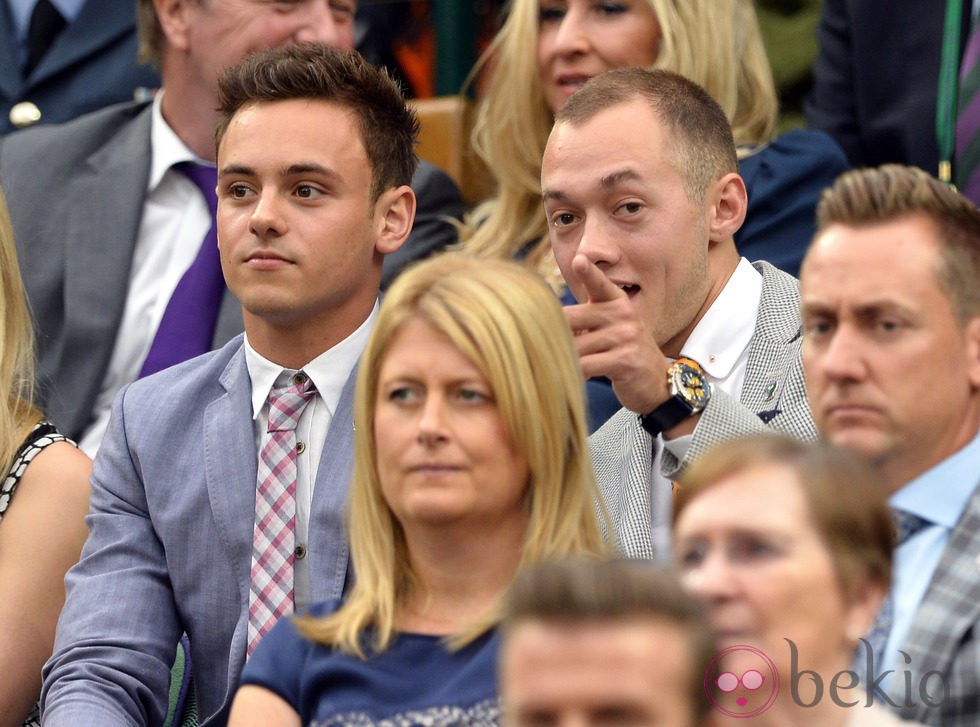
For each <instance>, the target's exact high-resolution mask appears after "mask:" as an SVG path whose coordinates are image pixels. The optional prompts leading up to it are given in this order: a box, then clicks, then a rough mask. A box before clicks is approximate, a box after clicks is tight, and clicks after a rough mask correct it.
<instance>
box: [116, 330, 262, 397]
mask: <svg viewBox="0 0 980 727" xmlns="http://www.w3.org/2000/svg"><path fill="white" fill-rule="evenodd" d="M242 372H244V373H245V374H246V376H247V373H248V370H247V369H246V368H245V347H244V334H241V333H240V334H238V335H237V336H235V337H234V338H232V339H231V340H230V341H228V343H226V344H225V345H223V346H222V347H221V348H219V349H216V350H214V351H208V352H207V353H203V354H201V355H200V356H195V357H194V358H192V359H188V360H187V361H184V362H182V363H179V364H176V365H175V366H171V367H170V368H166V369H163V370H162V371H158V372H157V373H155V374H152V375H151V376H147V377H144V378H142V379H137V380H136V381H134V382H133V383H131V384H129V385H128V386H126V387H125V391H126V394H127V398H135V399H143V398H150V399H155V398H157V397H158V396H165V397H167V398H169V399H171V400H173V399H180V398H184V397H187V396H191V395H194V394H196V393H198V392H199V391H200V389H201V387H210V386H215V385H217V384H218V383H219V380H220V379H221V378H222V377H223V376H225V375H227V374H230V373H242Z"/></svg>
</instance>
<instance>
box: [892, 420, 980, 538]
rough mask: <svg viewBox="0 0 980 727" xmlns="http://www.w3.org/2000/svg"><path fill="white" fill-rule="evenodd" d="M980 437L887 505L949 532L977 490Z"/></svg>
mask: <svg viewBox="0 0 980 727" xmlns="http://www.w3.org/2000/svg"><path fill="white" fill-rule="evenodd" d="M978 462H980V433H978V434H977V436H975V437H974V438H973V439H972V440H971V441H970V442H969V443H968V444H967V445H966V446H964V447H962V448H961V449H960V450H959V451H957V452H956V453H954V454H953V455H952V456H950V457H947V458H946V459H944V460H943V461H942V462H940V463H939V464H937V465H936V466H935V467H933V468H932V469H930V470H927V471H925V472H923V473H922V474H921V475H919V476H918V477H916V478H915V479H914V480H912V481H911V482H909V483H908V484H907V485H905V486H904V487H902V488H901V489H900V490H898V492H895V493H894V494H892V496H891V497H889V498H888V504H889V505H891V506H892V507H896V508H899V509H901V510H904V511H906V512H910V513H912V514H914V515H918V516H919V517H921V518H923V519H924V520H928V521H929V522H931V523H936V524H938V525H942V526H943V527H945V528H947V529H949V530H952V529H953V528H954V527H955V526H956V523H957V522H959V519H960V516H961V515H962V514H963V510H964V509H965V508H966V504H967V502H969V500H970V497H971V496H972V495H973V490H974V489H975V488H976V486H977V463H978Z"/></svg>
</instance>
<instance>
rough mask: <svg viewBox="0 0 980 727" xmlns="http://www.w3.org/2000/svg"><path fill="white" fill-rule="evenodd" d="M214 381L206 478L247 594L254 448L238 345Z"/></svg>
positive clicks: (207, 428) (207, 429) (244, 371)
mask: <svg viewBox="0 0 980 727" xmlns="http://www.w3.org/2000/svg"><path fill="white" fill-rule="evenodd" d="M218 382H219V383H220V384H221V387H222V389H223V390H224V393H223V394H222V395H220V396H219V397H217V398H216V399H215V400H214V401H212V402H211V403H209V404H208V405H207V407H206V409H205V412H204V417H205V424H204V467H205V478H206V480H207V488H208V499H209V500H210V502H211V511H212V513H213V514H214V521H215V526H216V528H217V530H218V532H219V533H220V537H221V541H222V544H223V545H224V547H225V550H226V551H227V554H228V558H229V560H230V562H232V563H234V564H235V572H236V574H237V575H238V580H239V585H240V587H241V589H242V597H243V598H245V599H247V598H248V589H249V580H248V579H249V568H250V565H249V564H250V563H251V559H252V530H253V526H254V520H255V479H256V477H257V474H258V473H257V467H258V465H257V462H258V453H257V452H256V449H255V429H254V427H253V425H252V403H251V392H252V383H251V379H250V378H249V375H248V368H247V367H246V366H245V349H244V348H243V347H239V349H238V351H236V352H235V354H234V355H233V356H232V357H231V359H230V360H229V361H228V365H227V366H226V367H225V369H224V371H223V372H222V373H221V376H220V377H219V378H218Z"/></svg>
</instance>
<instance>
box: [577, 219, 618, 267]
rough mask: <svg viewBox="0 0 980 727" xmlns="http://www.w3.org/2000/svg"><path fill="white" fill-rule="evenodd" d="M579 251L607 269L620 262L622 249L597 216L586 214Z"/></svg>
mask: <svg viewBox="0 0 980 727" xmlns="http://www.w3.org/2000/svg"><path fill="white" fill-rule="evenodd" d="M576 252H577V253H580V254H582V255H585V256H586V257H587V258H588V259H589V260H590V261H591V262H592V263H594V264H595V266H596V267H598V268H599V269H606V268H608V267H611V266H613V265H615V264H616V263H617V262H619V258H620V251H619V246H618V245H617V244H616V242H615V239H614V236H613V235H612V234H611V233H610V230H609V229H608V227H607V226H606V225H604V224H603V223H602V221H601V220H600V219H599V218H597V217H596V216H591V217H589V216H586V218H585V220H584V221H583V223H582V236H581V237H580V238H579V241H578V249H577V250H576Z"/></svg>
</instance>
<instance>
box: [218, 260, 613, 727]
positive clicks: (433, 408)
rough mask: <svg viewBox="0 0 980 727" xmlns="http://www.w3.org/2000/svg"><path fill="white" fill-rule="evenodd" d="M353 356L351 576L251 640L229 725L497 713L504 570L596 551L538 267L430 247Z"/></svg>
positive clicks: (467, 717)
mask: <svg viewBox="0 0 980 727" xmlns="http://www.w3.org/2000/svg"><path fill="white" fill-rule="evenodd" d="M361 361H362V363H361V368H360V372H359V375H358V380H357V393H356V400H355V414H354V424H355V439H354V443H355V452H354V473H353V478H352V481H351V487H350V500H349V529H348V531H349V533H350V554H351V562H352V564H353V569H354V574H355V576H354V585H353V587H352V589H351V591H350V593H349V594H348V596H347V598H346V600H345V601H344V602H343V603H342V604H340V603H337V602H328V603H325V604H321V605H320V606H318V607H314V610H313V612H312V613H313V616H314V618H302V619H298V620H293V619H283V620H281V621H280V622H279V623H278V624H277V625H276V626H275V627H274V628H273V630H272V631H270V632H269V634H268V635H267V636H265V637H264V638H263V640H262V642H260V644H259V646H258V647H257V648H256V650H255V652H254V653H253V655H252V658H251V659H250V660H249V662H248V663H247V664H246V666H245V670H244V672H243V674H242V684H243V686H242V687H241V688H240V690H239V692H238V694H237V696H236V697H235V701H234V704H233V706H232V713H231V718H230V722H229V724H230V725H231V726H232V727H248V726H250V725H255V726H256V727H259V726H262V727H266V726H267V725H291V726H298V725H301V724H303V725H306V724H317V725H341V724H466V725H470V726H471V727H476V726H479V725H496V724H497V722H498V719H499V708H498V706H497V687H496V676H495V666H494V665H495V661H496V652H497V636H496V633H495V626H496V623H497V620H498V618H499V602H500V599H501V597H502V595H503V593H504V592H505V591H506V589H507V588H508V586H509V585H510V583H511V581H512V579H513V577H514V574H515V573H516V572H517V570H518V569H519V568H520V567H522V566H526V565H530V564H534V563H538V562H540V561H543V560H545V559H548V558H552V557H558V556H565V555H589V554H603V553H604V552H605V551H606V547H605V545H604V543H603V540H602V538H601V535H600V530H599V524H598V522H597V519H596V514H595V500H596V497H597V493H596V488H595V481H594V476H593V473H592V465H591V463H590V461H589V456H588V451H587V444H586V427H585V411H584V402H583V394H582V375H581V372H580V370H579V365H578V357H577V355H576V353H575V348H574V344H573V342H572V336H571V332H570V330H569V328H568V325H567V323H566V322H565V318H564V316H563V314H562V311H561V308H560V306H559V303H558V300H557V298H556V297H555V295H554V294H553V292H552V291H551V290H550V289H549V288H548V286H547V285H545V284H544V282H543V281H541V280H540V278H539V277H538V276H537V275H535V274H533V273H531V272H529V271H527V270H525V269H524V268H522V267H521V266H519V265H517V264H516V263H513V262H510V261H485V260H475V259H472V258H465V257H458V256H454V255H445V256H442V257H438V258H435V259H432V260H430V261H427V262H424V263H421V264H420V265H418V266H417V267H415V268H412V269H410V270H408V271H406V272H405V273H403V274H402V275H401V276H400V277H399V278H398V279H397V280H396V281H395V283H394V284H393V285H392V287H391V288H390V289H389V291H388V293H387V295H386V296H385V298H384V300H383V302H382V305H381V311H380V313H379V315H378V319H377V322H376V323H375V326H374V329H373V330H372V332H371V337H370V340H369V342H368V344H367V347H366V348H365V350H364V354H363V356H362V358H361Z"/></svg>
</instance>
